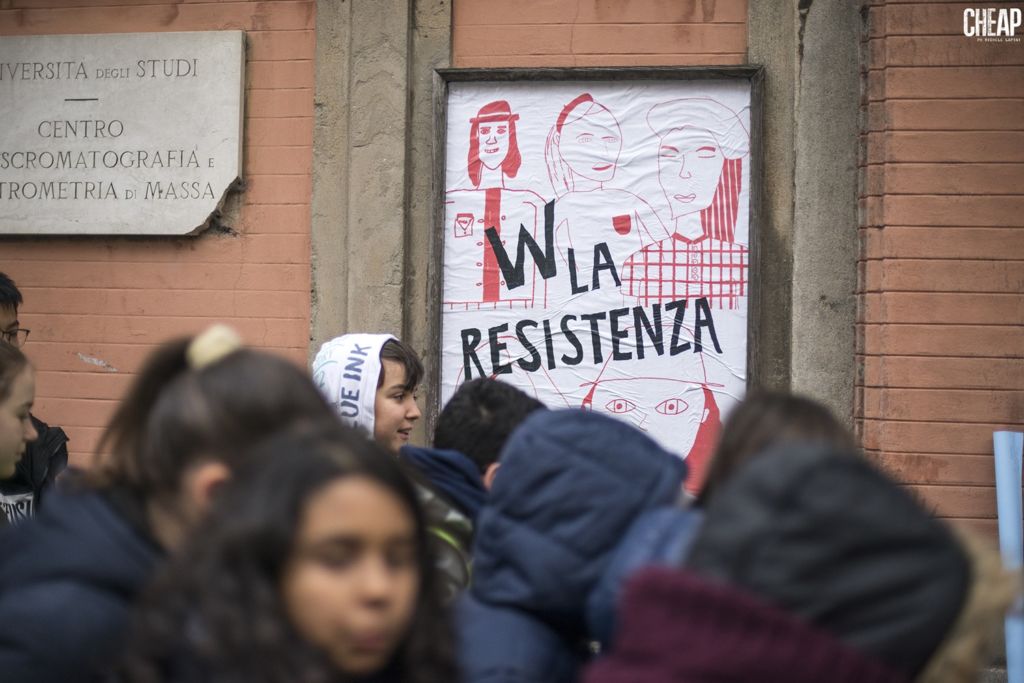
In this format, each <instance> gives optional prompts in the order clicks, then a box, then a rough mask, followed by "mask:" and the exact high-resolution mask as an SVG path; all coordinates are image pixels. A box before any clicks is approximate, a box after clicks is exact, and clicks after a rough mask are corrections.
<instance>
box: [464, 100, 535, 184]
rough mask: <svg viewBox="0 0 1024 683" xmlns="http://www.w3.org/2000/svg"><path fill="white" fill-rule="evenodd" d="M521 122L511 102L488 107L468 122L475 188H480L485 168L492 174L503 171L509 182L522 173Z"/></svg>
mask: <svg viewBox="0 0 1024 683" xmlns="http://www.w3.org/2000/svg"><path fill="white" fill-rule="evenodd" d="M518 119H519V115H518V114H513V113H512V109H511V108H510V107H509V104H508V102H506V101H505V100H497V101H495V102H491V103H490V104H485V105H484V106H483V107H481V108H480V111H479V112H477V115H476V116H474V117H473V118H471V119H470V120H469V122H470V124H471V128H470V131H469V159H468V161H469V177H470V180H472V181H473V184H474V185H476V186H479V185H480V179H481V175H482V167H485V168H488V169H491V170H492V171H493V170H497V169H498V168H500V169H501V171H502V174H503V175H505V176H508V177H509V178H514V177H515V176H516V173H518V172H519V166H520V164H521V163H522V157H520V155H519V144H518V142H517V140H516V120H518Z"/></svg>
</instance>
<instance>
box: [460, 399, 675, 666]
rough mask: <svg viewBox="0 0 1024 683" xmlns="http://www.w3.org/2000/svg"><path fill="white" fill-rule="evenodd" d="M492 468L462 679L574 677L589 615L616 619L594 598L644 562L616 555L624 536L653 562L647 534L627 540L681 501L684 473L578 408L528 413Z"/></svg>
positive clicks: (465, 609) (620, 427)
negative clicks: (655, 513)
mask: <svg viewBox="0 0 1024 683" xmlns="http://www.w3.org/2000/svg"><path fill="white" fill-rule="evenodd" d="M500 462H501V469H500V470H498V474H497V477H496V478H495V482H494V486H493V488H492V489H491V492H490V496H489V498H488V500H487V503H486V504H485V505H484V507H483V509H482V510H481V512H480V515H479V517H478V518H477V528H476V540H475V545H474V549H473V562H474V565H473V583H472V586H471V588H470V590H469V592H468V593H467V594H465V595H464V596H463V597H462V599H461V600H460V602H459V605H458V612H457V620H458V625H457V627H458V636H459V644H458V647H459V660H460V665H461V667H462V672H463V681H464V682H465V683H485V682H486V683H499V682H500V683H513V682H514V683H528V682H533V681H537V682H539V681H545V682H546V683H551V682H557V681H572V680H575V677H576V674H577V670H578V667H579V665H580V664H581V663H582V661H583V660H584V659H585V658H586V656H587V654H588V649H587V648H588V641H590V640H591V639H593V638H594V636H595V634H594V633H593V630H594V626H592V625H591V626H588V617H589V618H591V619H592V620H593V619H594V616H593V615H597V619H596V621H600V616H601V615H602V614H612V613H613V610H612V609H609V608H607V606H604V607H602V606H601V605H599V604H594V603H592V602H591V600H592V599H593V598H594V595H595V591H597V593H603V594H605V595H614V594H616V593H617V590H610V591H609V590H608V589H606V588H602V589H601V590H597V589H598V587H599V586H601V585H602V578H603V577H604V576H605V574H606V573H607V572H608V571H609V569H612V570H613V573H615V572H620V573H621V572H622V569H621V568H622V567H633V566H637V565H639V564H643V562H642V561H638V560H636V559H635V558H628V557H627V556H629V555H630V554H631V553H630V552H629V551H628V550H624V549H622V548H620V547H619V546H620V544H621V543H622V541H623V539H624V538H626V537H627V536H628V535H635V536H636V537H637V539H638V540H639V542H640V544H641V545H647V546H648V550H646V551H645V552H647V553H653V554H657V553H656V552H655V551H653V550H651V549H650V547H649V546H650V543H649V541H650V540H651V538H652V535H651V534H650V533H645V532H642V531H641V532H639V533H637V534H630V532H631V530H632V529H633V528H634V525H635V524H637V523H638V520H639V519H640V518H641V516H643V514H644V513H645V512H648V511H652V510H655V509H657V508H664V507H666V506H672V505H673V504H674V503H675V502H676V501H677V500H678V499H679V497H680V494H681V487H682V483H683V480H684V478H685V475H686V465H685V463H684V462H683V461H682V460H680V459H679V458H678V457H677V456H675V455H673V454H671V453H669V452H668V451H666V450H664V449H663V448H661V447H660V446H658V445H657V444H656V443H655V442H654V441H652V440H651V439H650V438H648V437H647V436H646V435H645V434H643V433H642V432H640V431H638V430H636V429H634V428H633V427H631V426H630V425H628V424H626V423H624V422H621V421H619V420H616V419H614V418H610V417H607V416H604V415H601V414H598V413H591V412H587V411H579V410H562V411H538V412H536V413H534V414H533V415H531V416H530V417H529V418H527V419H526V420H525V421H524V422H523V423H522V424H521V425H520V426H519V428H518V429H516V431H515V432H513V434H512V436H511V437H510V438H509V440H508V442H507V443H506V444H505V448H504V450H503V451H502V455H501V460H500ZM673 512H674V513H677V512H678V513H680V514H684V515H685V514H686V513H685V511H673ZM644 526H645V525H644V524H640V527H644ZM684 526H685V525H684ZM687 534H689V532H687ZM656 536H657V535H656ZM659 545H660V544H659ZM682 545H685V544H676V546H675V547H681V546H682ZM620 555H622V557H620ZM616 558H618V559H616ZM613 560H616V561H615V562H614V563H613ZM613 564H614V565H615V567H618V569H616V568H615V567H613V566H612V565H613ZM598 602H601V601H600V599H599V600H598ZM588 612H590V613H591V614H588ZM601 630H603V631H605V632H610V631H611V628H610V627H608V626H603V627H601Z"/></svg>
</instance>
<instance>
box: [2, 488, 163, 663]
mask: <svg viewBox="0 0 1024 683" xmlns="http://www.w3.org/2000/svg"><path fill="white" fill-rule="evenodd" d="M140 518H141V514H138V515H136V514H135V510H134V509H133V507H132V506H131V505H130V504H128V503H125V502H121V501H116V502H115V501H113V500H112V499H111V498H110V497H109V496H104V495H101V494H98V493H80V494H75V495H63V494H59V495H57V496H53V497H51V498H50V499H49V500H48V501H47V505H46V507H45V508H44V509H43V510H41V511H40V513H39V514H38V515H37V516H36V517H35V518H34V519H32V520H30V521H28V522H26V523H25V524H22V525H19V526H18V527H15V528H14V529H11V530H9V532H8V533H6V534H5V535H3V536H0V679H2V680H4V681H17V682H18V683H78V682H80V681H81V682H86V681H96V680H98V679H99V675H98V674H99V672H102V671H104V670H105V669H106V668H107V667H108V666H110V665H111V664H112V662H113V660H114V659H115V658H116V657H117V656H118V655H119V654H120V649H121V647H122V642H123V639H124V637H125V635H126V633H125V631H126V626H127V623H128V617H129V610H130V609H131V607H132V604H133V603H134V601H135V598H136V596H137V594H138V593H139V591H140V589H141V588H142V586H143V584H144V583H145V582H146V581H147V580H148V579H149V577H150V574H151V573H152V571H153V569H154V566H155V565H156V563H157V562H158V560H159V558H160V556H161V552H160V550H159V549H158V547H157V545H156V544H155V543H154V542H153V541H152V540H150V539H149V538H148V536H147V534H146V533H145V532H144V531H143V530H142V528H141V527H140V525H139V524H138V523H133V521H130V520H132V519H140Z"/></svg>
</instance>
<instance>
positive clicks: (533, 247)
mask: <svg viewBox="0 0 1024 683" xmlns="http://www.w3.org/2000/svg"><path fill="white" fill-rule="evenodd" d="M554 225H555V201H554V200H551V201H550V202H548V203H547V204H545V205H544V251H543V252H542V251H541V250H540V246H539V245H538V244H537V242H536V241H535V240H534V239H533V235H531V234H530V233H528V232H527V231H526V226H525V225H522V224H520V225H519V245H518V247H517V248H516V264H515V265H514V266H513V265H512V262H511V261H509V258H508V253H507V252H506V251H505V247H503V246H502V245H501V240H500V239H499V238H498V231H497V230H495V229H494V228H493V227H491V228H487V229H486V230H484V235H486V236H487V242H488V243H489V244H490V245H491V249H492V250H493V251H494V256H495V257H496V258H497V259H498V267H499V268H501V274H502V275H503V276H504V277H505V285H506V286H507V287H508V288H509V289H515V288H516V287H522V285H523V283H524V282H525V281H526V276H525V275H524V274H523V261H524V260H525V259H526V253H525V249H527V248H529V250H530V253H531V254H533V260H534V261H535V262H536V263H537V267H538V268H539V269H540V276H541V277H542V278H544V279H545V280H547V279H548V278H549V277H553V276H554V275H555V274H556V273H557V272H558V270H557V268H556V267H555V229H554Z"/></svg>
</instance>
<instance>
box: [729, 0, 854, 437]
mask: <svg viewBox="0 0 1024 683" xmlns="http://www.w3.org/2000/svg"><path fill="white" fill-rule="evenodd" d="M858 5H859V3H851V2H846V1H845V0H818V2H814V1H813V0H785V1H784V2H779V1H778V0H750V3H749V5H748V26H749V61H750V62H751V63H752V64H761V65H763V66H764V67H765V101H764V129H763V130H764V137H763V140H762V147H761V149H762V154H763V168H764V185H763V188H764V189H763V195H762V209H763V211H762V215H763V219H762V221H761V224H760V225H759V226H758V227H759V229H760V230H761V256H760V261H759V266H760V268H761V271H760V273H761V281H760V282H761V296H760V300H759V301H757V302H752V314H751V324H754V325H756V326H757V329H758V330H759V337H758V339H757V345H758V355H759V358H760V359H761V363H760V365H759V366H758V367H756V368H754V369H753V372H752V379H753V384H754V385H759V386H768V387H776V388H790V389H792V390H794V391H797V392H800V393H803V394H807V395H809V396H812V397H814V398H816V399H818V400H820V401H822V402H824V403H825V404H826V405H828V406H829V407H830V408H831V409H832V410H833V411H834V412H835V413H836V415H837V416H838V417H839V418H840V419H842V420H844V421H846V422H848V423H850V422H851V421H852V412H853V387H854V369H855V362H854V361H855V359H854V339H855V330H854V323H855V321H856V296H855V291H856V282H857V270H856V268H857V266H856V264H857V225H858V223H857V183H858V178H857V141H858V133H859V129H860V128H859V125H860V124H859V110H860V54H859V49H860V38H861V20H860V9H859V6H858Z"/></svg>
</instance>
